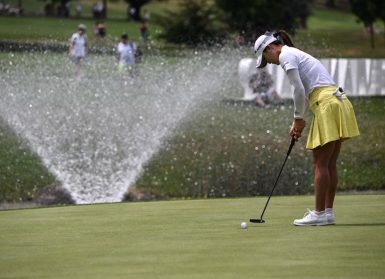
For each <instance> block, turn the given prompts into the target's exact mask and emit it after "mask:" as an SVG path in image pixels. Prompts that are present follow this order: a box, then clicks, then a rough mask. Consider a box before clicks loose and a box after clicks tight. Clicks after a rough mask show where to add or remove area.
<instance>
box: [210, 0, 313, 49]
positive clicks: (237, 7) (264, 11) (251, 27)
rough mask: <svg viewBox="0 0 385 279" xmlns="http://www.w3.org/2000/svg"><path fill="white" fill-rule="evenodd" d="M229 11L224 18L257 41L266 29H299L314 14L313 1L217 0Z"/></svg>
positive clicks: (223, 8) (293, 31) (226, 11)
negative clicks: (311, 6)
mask: <svg viewBox="0 0 385 279" xmlns="http://www.w3.org/2000/svg"><path fill="white" fill-rule="evenodd" d="M215 2H216V3H217V5H218V7H219V8H221V9H222V10H223V11H224V12H225V17H224V21H225V22H226V23H227V24H228V25H229V26H230V27H231V28H232V30H234V31H237V32H238V33H239V34H243V35H244V36H245V37H246V38H248V39H249V40H251V41H253V40H255V38H256V37H257V36H258V35H259V34H261V33H264V32H265V31H266V30H274V29H285V30H288V31H289V32H291V33H295V31H296V29H297V28H299V27H300V26H303V27H306V20H307V17H308V16H309V15H310V3H311V1H306V0H293V1H290V5H288V3H287V1H285V0H276V1H264V0H238V1H232V0H216V1H215Z"/></svg>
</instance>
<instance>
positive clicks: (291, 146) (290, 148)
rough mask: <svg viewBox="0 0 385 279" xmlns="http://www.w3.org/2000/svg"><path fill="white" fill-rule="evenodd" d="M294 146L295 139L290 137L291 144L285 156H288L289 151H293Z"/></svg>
mask: <svg viewBox="0 0 385 279" xmlns="http://www.w3.org/2000/svg"><path fill="white" fill-rule="evenodd" d="M294 144H295V138H294V137H292V138H291V142H290V146H289V150H288V151H287V156H289V154H290V152H291V150H292V149H293V146H294Z"/></svg>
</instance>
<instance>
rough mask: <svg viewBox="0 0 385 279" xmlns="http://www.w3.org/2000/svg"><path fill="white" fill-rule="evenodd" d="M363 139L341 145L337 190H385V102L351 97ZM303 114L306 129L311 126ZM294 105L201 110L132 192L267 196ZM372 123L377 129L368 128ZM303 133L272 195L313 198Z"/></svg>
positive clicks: (216, 105)
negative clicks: (299, 195)
mask: <svg viewBox="0 0 385 279" xmlns="http://www.w3.org/2000/svg"><path fill="white" fill-rule="evenodd" d="M351 101H352V103H353V105H354V108H355V111H356V115H357V121H358V124H359V127H360V131H361V134H362V135H361V136H359V137H357V138H354V139H351V140H348V141H346V142H345V143H344V144H343V147H342V151H341V155H340V157H339V161H338V171H339V178H340V180H339V185H338V189H339V190H340V191H349V190H384V189H385V183H384V181H385V175H384V172H383V170H384V169H385V160H384V158H385V153H384V152H385V143H384V141H382V140H381V139H382V138H383V137H384V131H385V122H384V121H383V112H384V108H385V98H383V97H373V98H351ZM310 116H311V113H309V114H308V119H307V123H308V126H309V125H310V124H309V123H310V121H311V119H310ZM291 117H292V106H291V105H290V103H289V104H287V105H285V106H283V107H272V108H269V109H259V108H256V107H253V106H243V107H242V106H241V107H239V106H238V107H237V106H229V105H224V104H222V103H214V104H209V105H206V107H205V109H202V110H201V111H200V113H199V114H197V115H195V116H194V117H191V118H189V120H188V121H186V122H184V123H183V124H182V125H181V126H180V127H179V128H178V130H177V131H176V132H175V134H174V136H173V137H172V138H170V139H169V141H168V142H167V143H166V144H165V147H164V148H163V149H162V150H161V151H160V152H159V154H157V155H156V156H154V157H153V158H152V160H151V161H150V162H149V164H148V165H147V167H146V169H145V172H144V174H143V176H142V177H141V178H140V179H139V180H138V181H137V183H136V187H137V188H139V189H141V190H143V191H148V192H152V193H155V194H158V195H160V196H165V197H180V196H182V197H183V196H187V197H191V196H193V197H210V196H216V197H218V196H239V195H241V196H248V195H254V194H260V193H263V194H268V193H269V191H270V187H271V185H273V183H274V179H275V177H276V174H277V173H278V172H279V169H280V167H281V162H282V161H283V160H284V157H285V154H286V151H287V147H288V145H289V138H288V135H287V133H288V130H289V128H288V127H289V125H290V124H291V122H290V119H291ZM373 123H375V124H373ZM307 131H308V128H306V129H305V132H304V134H303V138H302V139H301V140H300V141H299V142H298V143H297V144H296V145H295V147H294V149H293V152H292V154H291V156H290V159H289V160H288V162H287V164H286V167H285V171H284V172H283V173H282V177H281V180H280V183H279V185H278V186H277V189H276V193H280V194H286V195H287V194H299V193H302V194H304V193H309V192H311V191H312V163H311V160H312V158H311V156H312V155H311V152H310V151H307V150H306V148H305V145H306V138H307Z"/></svg>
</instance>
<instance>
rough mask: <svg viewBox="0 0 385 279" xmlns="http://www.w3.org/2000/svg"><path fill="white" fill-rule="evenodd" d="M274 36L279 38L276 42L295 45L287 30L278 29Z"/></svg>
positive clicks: (290, 45)
mask: <svg viewBox="0 0 385 279" xmlns="http://www.w3.org/2000/svg"><path fill="white" fill-rule="evenodd" d="M273 36H274V37H276V38H277V41H278V42H275V43H276V44H280V45H286V46H289V47H294V44H293V42H292V41H291V39H290V36H289V34H287V32H286V31H284V30H278V31H276V32H274V33H273Z"/></svg>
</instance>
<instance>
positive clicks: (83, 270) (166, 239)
mask: <svg viewBox="0 0 385 279" xmlns="http://www.w3.org/2000/svg"><path fill="white" fill-rule="evenodd" d="M264 203H265V198H254V199H252V198H247V199H214V200H190V201H167V202H149V203H119V204H102V205H87V206H70V207H57V208H41V209H30V210H11V211H0V219H1V222H2V225H1V227H0V252H1V253H0V270H1V271H2V272H1V277H2V278H7V279H10V278H58V279H60V278H109V279H113V278H138V279H141V278H143V279H145V278H178V279H184V278H238V277H241V278H296V279H298V278H309V275H310V274H312V276H313V277H315V278H349V279H351V278H383V277H384V275H385V267H384V266H385V257H384V256H385V254H384V253H385V252H384V251H385V249H384V248H385V235H384V234H383V228H384V226H385V219H384V216H385V207H384V203H385V196H384V195H364V196H363V195H353V196H337V202H336V214H337V225H336V226H328V227H308V228H299V227H294V226H292V225H291V223H292V220H293V218H298V217H300V216H301V215H302V214H303V211H304V209H305V208H306V207H309V206H311V205H312V204H313V198H312V197H310V196H302V197H273V199H272V200H271V203H270V206H269V208H268V210H267V212H266V215H265V217H266V223H265V224H249V228H248V229H247V230H242V229H240V226H239V225H240V223H241V221H247V220H248V219H249V218H251V217H255V215H256V214H259V213H260V211H259V210H260V208H261V207H262V206H263V204H264Z"/></svg>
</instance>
